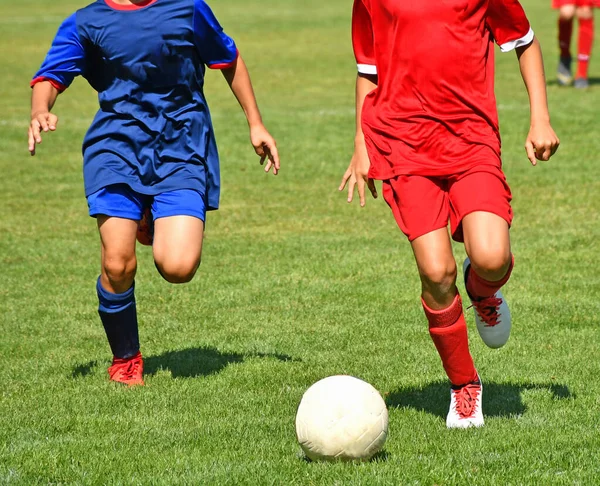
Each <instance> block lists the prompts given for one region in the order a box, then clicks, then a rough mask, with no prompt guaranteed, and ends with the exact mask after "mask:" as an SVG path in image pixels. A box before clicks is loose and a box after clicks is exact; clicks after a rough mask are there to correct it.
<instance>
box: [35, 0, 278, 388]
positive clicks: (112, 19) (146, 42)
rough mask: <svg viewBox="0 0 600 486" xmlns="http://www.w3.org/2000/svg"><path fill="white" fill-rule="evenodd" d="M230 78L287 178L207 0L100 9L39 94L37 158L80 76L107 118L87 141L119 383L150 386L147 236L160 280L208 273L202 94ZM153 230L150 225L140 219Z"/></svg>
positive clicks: (138, 0)
mask: <svg viewBox="0 0 600 486" xmlns="http://www.w3.org/2000/svg"><path fill="white" fill-rule="evenodd" d="M205 66H208V67H209V68H212V69H220V70H222V73H223V76H224V77H225V79H226V80H227V82H228V83H229V86H230V87H231V90H232V92H233V94H234V95H235V96H236V98H237V100H238V101H239V103H240V105H241V107H242V109H243V111H244V113H245V115H246V118H247V120H248V125H249V128H250V141H251V143H252V145H253V146H254V150H255V151H256V153H257V154H258V156H259V157H260V161H261V164H262V163H263V162H264V161H265V160H267V164H266V166H265V170H266V171H267V172H268V171H269V170H271V169H273V173H274V174H277V172H278V170H279V157H278V154H277V148H276V145H275V141H274V140H273V137H271V135H270V134H269V132H268V131H267V130H266V129H265V127H264V126H263V123H262V120H261V116H260V112H259V110H258V107H257V104H256V100H255V97H254V92H253V89H252V84H251V82H250V77H249V75H248V70H247V69H246V65H245V64H244V61H243V60H242V58H241V57H240V56H239V53H238V50H237V48H236V45H235V43H234V41H233V40H232V39H231V38H230V37H229V36H227V35H226V34H225V33H224V32H223V29H222V28H221V26H220V25H219V23H218V21H217V19H216V18H215V16H214V15H213V13H212V11H211V10H210V8H209V7H208V5H207V4H206V3H205V2H204V1H203V0H97V1H96V2H95V3H92V4H90V5H89V6H87V7H85V8H83V9H81V10H78V11H77V12H76V13H75V14H73V15H71V16H70V17H69V18H68V19H67V20H65V21H64V22H63V24H62V25H61V26H60V28H59V30H58V33H57V35H56V38H55V39H54V42H53V43H52V46H51V48H50V51H49V52H48V55H47V56H46V59H45V61H44V63H43V64H42V67H41V68H40V70H39V71H38V72H37V74H36V75H35V77H34V79H33V81H32V82H31V85H32V86H33V94H32V101H31V123H30V126H29V151H30V152H31V155H34V154H35V149H36V144H39V143H41V142H42V137H41V134H42V133H43V132H48V131H54V130H56V128H57V121H58V120H57V117H56V115H54V114H52V113H51V110H52V107H53V106H54V103H55V101H56V99H57V96H58V94H59V93H62V92H63V91H64V90H65V89H66V88H67V87H68V86H69V85H70V84H71V83H72V81H73V79H74V78H75V77H76V76H78V75H81V76H83V77H85V78H86V79H87V81H88V82H89V83H90V85H91V86H92V87H93V88H94V89H95V90H96V91H97V92H98V100H99V104H100V109H99V110H98V112H97V114H96V117H95V118H94V120H93V122H92V124H91V126H90V128H89V130H88V132H87V134H86V136H85V139H84V141H83V159H84V160H83V172H84V183H85V194H86V197H87V201H88V206H89V213H90V216H93V217H95V218H96V219H97V222H98V228H99V232H100V240H101V275H100V277H99V278H98V281H97V285H96V290H97V294H98V300H99V314H100V318H101V320H102V324H103V325H104V329H105V331H106V336H107V338H108V342H109V344H110V347H111V350H112V354H113V362H112V366H111V367H110V368H109V370H108V371H109V376H110V379H111V380H113V381H116V382H122V383H126V384H129V385H136V384H143V377H142V373H143V360H142V356H141V353H140V343H139V337H138V321H137V312H136V303H135V294H134V290H135V285H134V277H135V273H136V268H137V261H136V237H137V239H139V240H140V242H142V243H144V244H152V251H153V255H154V261H155V263H156V267H157V269H158V271H159V272H160V274H161V275H162V276H163V278H165V280H167V281H168V282H171V283H185V282H189V281H190V280H191V279H192V278H193V277H194V275H195V273H196V270H197V269H198V266H199V265H200V256H201V253H202V240H203V235H204V221H205V216H206V211H207V210H214V209H217V208H218V205H219V193H220V176H219V159H218V153H217V147H216V143H215V137H214V133H213V128H212V122H211V118H210V114H209V110H208V105H207V103H206V99H205V97H204V93H203V86H204V75H205ZM142 220H143V224H141V225H140V221H142Z"/></svg>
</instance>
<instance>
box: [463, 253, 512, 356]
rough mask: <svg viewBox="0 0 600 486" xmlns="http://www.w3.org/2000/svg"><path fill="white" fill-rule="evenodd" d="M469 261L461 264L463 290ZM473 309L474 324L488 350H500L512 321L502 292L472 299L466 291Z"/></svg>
mask: <svg viewBox="0 0 600 486" xmlns="http://www.w3.org/2000/svg"><path fill="white" fill-rule="evenodd" d="M470 267H471V260H469V258H467V259H466V260H465V263H464V264H463V272H464V277H465V288H466V287H467V279H468V278H469V270H470ZM467 294H468V295H469V299H470V300H471V304H472V307H473V309H474V310H475V324H477V331H478V332H479V335H480V336H481V339H483V342H484V343H485V344H486V345H487V346H488V347H490V348H501V347H502V346H504V345H505V344H506V342H507V341H508V338H509V337H510V329H511V327H512V319H511V316H510V309H509V308H508V305H507V304H506V300H505V299H504V296H503V295H502V292H501V291H500V290H498V292H496V293H495V294H494V295H492V296H491V297H487V298H483V299H473V297H471V295H470V294H469V291H468V290H467Z"/></svg>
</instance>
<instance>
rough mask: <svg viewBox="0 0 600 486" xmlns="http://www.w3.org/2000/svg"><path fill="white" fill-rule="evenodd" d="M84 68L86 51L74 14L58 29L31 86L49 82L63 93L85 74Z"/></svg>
mask: <svg viewBox="0 0 600 486" xmlns="http://www.w3.org/2000/svg"><path fill="white" fill-rule="evenodd" d="M84 66H85V49H84V47H83V44H82V42H81V39H80V38H79V34H78V32H77V21H76V14H73V15H71V16H70V17H69V18H68V19H67V20H65V21H64V22H63V23H62V25H61V26H60V27H59V28H58V32H57V33H56V37H55V38H54V41H53V42H52V46H51V47H50V50H49V51H48V54H47V55H46V59H44V62H43V63H42V67H41V68H40V69H39V71H38V72H37V73H36V74H35V76H34V77H33V80H32V81H31V83H30V84H31V86H32V87H33V86H34V85H35V84H37V83H39V82H40V81H49V82H50V83H52V85H53V86H54V87H55V88H56V89H57V90H58V91H59V92H61V93H62V92H63V91H64V90H65V89H67V88H68V87H69V86H70V85H71V83H72V82H73V80H74V79H75V77H76V76H78V75H80V74H82V73H83V70H84Z"/></svg>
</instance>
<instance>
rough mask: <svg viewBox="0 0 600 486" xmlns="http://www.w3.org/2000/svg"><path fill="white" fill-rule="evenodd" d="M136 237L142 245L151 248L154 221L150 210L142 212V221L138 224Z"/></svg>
mask: <svg viewBox="0 0 600 486" xmlns="http://www.w3.org/2000/svg"><path fill="white" fill-rule="evenodd" d="M136 237H137V240H138V241H139V242H140V243H141V244H142V245H146V246H152V242H153V241H154V220H153V219H152V211H151V210H150V208H146V209H145V210H144V214H143V215H142V219H141V221H140V222H139V224H138V230H137V234H136Z"/></svg>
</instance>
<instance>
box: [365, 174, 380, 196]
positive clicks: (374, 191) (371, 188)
mask: <svg viewBox="0 0 600 486" xmlns="http://www.w3.org/2000/svg"><path fill="white" fill-rule="evenodd" d="M367 187H368V188H369V191H371V196H373V199H377V197H378V195H377V188H376V187H375V181H374V180H373V179H371V178H369V179H367Z"/></svg>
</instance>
